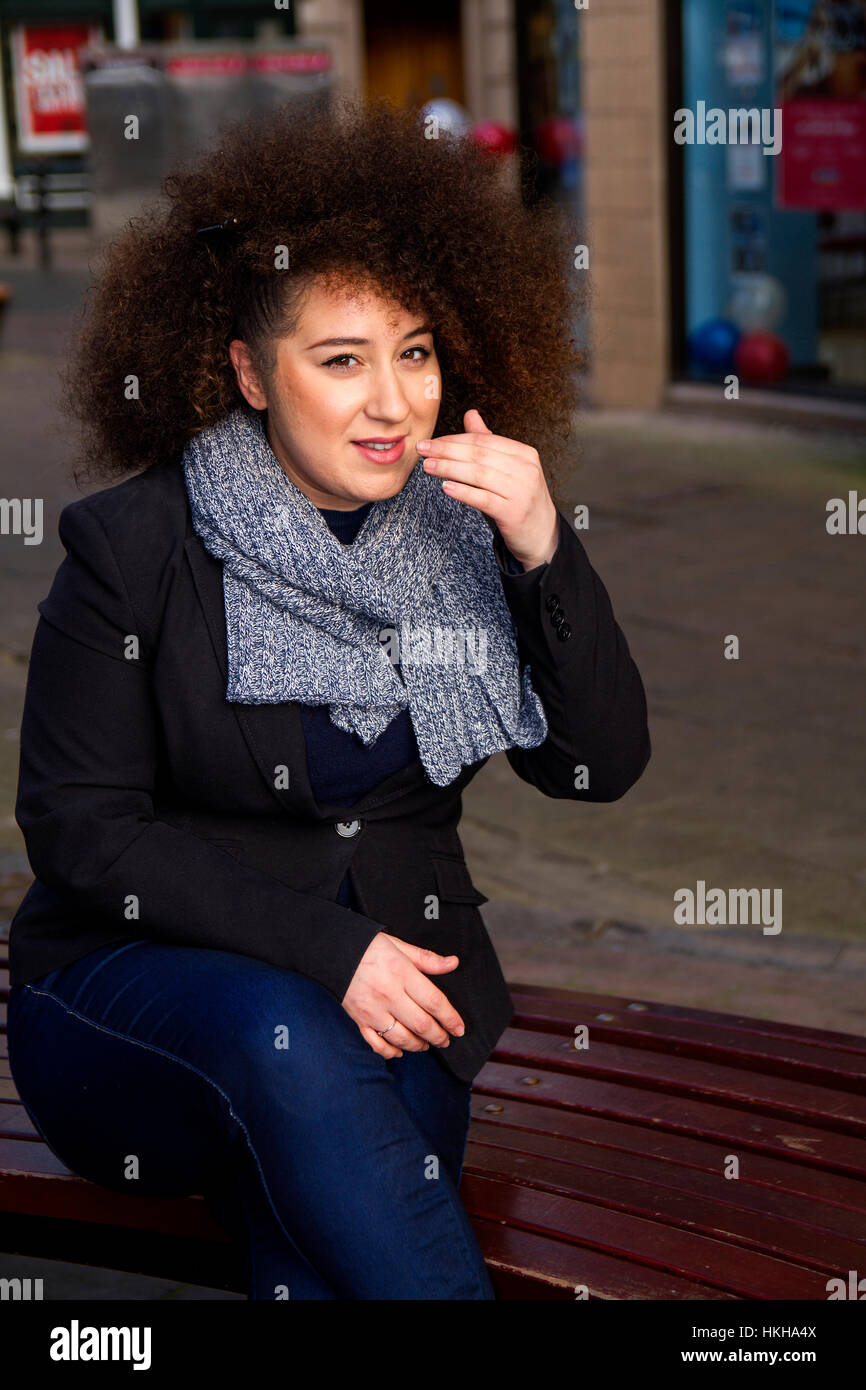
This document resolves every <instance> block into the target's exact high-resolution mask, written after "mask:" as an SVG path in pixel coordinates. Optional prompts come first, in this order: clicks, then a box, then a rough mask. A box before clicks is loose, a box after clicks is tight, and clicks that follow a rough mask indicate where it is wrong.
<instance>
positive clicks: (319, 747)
mask: <svg viewBox="0 0 866 1390" xmlns="http://www.w3.org/2000/svg"><path fill="white" fill-rule="evenodd" d="M376 505H377V504H376V503H375V502H364V503H362V505H361V506H360V507H355V508H354V509H353V510H352V511H345V512H344V511H338V510H336V509H332V508H328V507H320V508H319V511H320V513H321V515H322V516H323V517H324V519H325V521H326V522H327V524H328V526H329V527H330V529H331V531H332V532H333V533H334V535H335V536H336V537H337V539H338V540H339V541H342V543H343V544H344V545H351V543H352V541H353V540H354V539H355V536H356V535H357V533H358V531H359V530H360V527H361V524H362V522H363V520H364V518H365V516H366V515H367V513H368V512H369V510H370V508H371V507H374V506H376ZM506 558H507V561H508V568H509V570H510V571H511V573H512V574H521V573H522V572H523V569H522V566H521V565H519V564H518V563H517V561H516V560H515V559H514V557H513V556H512V555H511V554H510V553H509V552H508V551H507V550H506ZM301 723H302V725H303V730H304V740H305V742H306V748H307V768H308V771H309V775H310V785H311V787H312V791H313V796H314V797H315V798H316V800H317V801H319V802H328V803H329V804H334V805H337V806H346V807H350V806H354V804H355V802H356V801H358V800H359V799H360V798H361V797H362V796H363V795H364V794H365V793H366V792H368V791H369V790H370V789H371V788H372V787H375V786H377V785H378V784H379V783H380V782H384V781H385V779H386V777H393V775H394V773H395V772H399V770H400V768H402V767H405V766H406V764H407V763H410V762H412V761H413V760H414V759H415V758H417V757H418V745H417V743H416V741H415V731H414V729H413V728H412V720H411V718H410V715H409V711H408V709H404V710H401V711H400V713H399V714H398V715H397V717H396V718H395V719H392V720H391V723H390V724H389V725H388V727H387V729H386V730H385V732H384V733H383V734H380V736H379V737H378V738H377V739H376V742H375V743H373V744H371V745H370V747H369V748H367V747H365V746H364V744H363V743H362V742H361V740H360V739H359V738H358V736H357V734H350V733H346V732H345V731H344V730H343V729H338V728H337V726H336V724H333V723H332V722H331V714H330V709H329V707H328V706H327V705H303V704H302V705H301ZM337 902H338V903H342V905H343V906H344V907H350V908H354V909H355V911H358V904H357V902H356V900H355V895H354V893H353V892H352V885H351V883H350V882H349V875H348V873H347V874H346V875H345V876H344V878H343V881H342V883H341V884H340V888H339V892H338V894H337Z"/></svg>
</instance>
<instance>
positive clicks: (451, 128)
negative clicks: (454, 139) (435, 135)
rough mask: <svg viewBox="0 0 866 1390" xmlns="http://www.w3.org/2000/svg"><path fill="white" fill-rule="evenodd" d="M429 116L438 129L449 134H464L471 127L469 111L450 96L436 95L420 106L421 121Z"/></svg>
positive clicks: (426, 119) (427, 119)
mask: <svg viewBox="0 0 866 1390" xmlns="http://www.w3.org/2000/svg"><path fill="white" fill-rule="evenodd" d="M431 116H432V117H433V118H434V119H435V120H436V122H437V124H438V126H439V129H440V130H447V131H448V132H449V133H450V134H451V135H466V134H467V132H468V131H470V130H471V128H472V121H471V119H470V116H469V112H468V111H465V110H464V109H463V107H462V106H461V105H460V103H459V102H457V101H452V100H451V98H450V97H436V99H435V101H428V102H427V103H426V104H425V105H424V106H422V107H421V118H422V120H423V121H425V122H426V121H429V119H430V118H431Z"/></svg>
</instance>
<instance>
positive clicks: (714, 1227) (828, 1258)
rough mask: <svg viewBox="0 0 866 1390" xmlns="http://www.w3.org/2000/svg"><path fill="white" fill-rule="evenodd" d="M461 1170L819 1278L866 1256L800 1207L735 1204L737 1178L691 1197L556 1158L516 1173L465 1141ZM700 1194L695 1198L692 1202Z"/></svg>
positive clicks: (507, 1160)
mask: <svg viewBox="0 0 866 1390" xmlns="http://www.w3.org/2000/svg"><path fill="white" fill-rule="evenodd" d="M466 1151H467V1159H466V1172H467V1173H470V1174H472V1175H473V1176H475V1177H485V1178H497V1179H500V1180H502V1181H504V1182H506V1183H507V1184H508V1185H509V1186H510V1187H511V1188H512V1189H513V1190H517V1187H518V1185H519V1186H520V1187H529V1188H532V1189H533V1190H537V1191H543V1192H553V1193H557V1194H558V1195H560V1196H563V1197H570V1198H575V1199H578V1200H580V1201H581V1202H593V1203H595V1204H596V1205H598V1206H600V1207H605V1208H609V1209H610V1210H612V1211H613V1210H616V1211H620V1212H624V1213H626V1214H629V1215H632V1216H642V1217H646V1218H647V1219H648V1220H653V1221H660V1222H663V1223H664V1225H665V1227H666V1228H668V1229H669V1230H673V1229H678V1230H684V1231H694V1232H698V1233H701V1234H703V1235H707V1236H712V1237H713V1238H714V1239H717V1240H724V1241H726V1242H728V1243H729V1244H731V1245H739V1246H742V1247H744V1248H745V1249H747V1250H749V1251H755V1250H757V1251H761V1252H762V1253H763V1254H765V1255H772V1256H773V1257H774V1258H776V1259H781V1260H790V1261H792V1262H794V1263H798V1264H803V1265H806V1266H809V1267H811V1268H813V1269H816V1270H823V1271H824V1273H825V1274H826V1275H830V1274H837V1273H838V1271H839V1270H840V1269H845V1270H847V1269H856V1268H858V1267H859V1266H860V1265H861V1264H863V1262H864V1259H866V1242H864V1241H857V1240H855V1239H852V1238H850V1237H849V1236H845V1235H839V1234H837V1233H835V1232H829V1231H826V1230H825V1231H819V1230H818V1228H816V1227H815V1226H812V1225H806V1224H804V1217H805V1215H806V1213H805V1212H800V1213H799V1214H798V1216H797V1218H796V1219H788V1218H786V1217H780V1216H778V1215H776V1214H775V1213H767V1212H764V1211H761V1210H755V1209H754V1208H753V1209H751V1210H749V1209H744V1208H743V1207H739V1206H738V1205H736V1191H735V1192H734V1195H733V1196H732V1198H731V1201H727V1200H726V1198H727V1192H728V1190H729V1189H734V1190H736V1189H738V1188H739V1185H740V1184H739V1181H726V1180H725V1178H724V1177H722V1176H721V1174H720V1175H719V1178H718V1179H717V1181H716V1190H715V1192H712V1191H711V1192H702V1193H700V1194H695V1193H693V1192H690V1191H689V1190H688V1189H687V1188H686V1189H676V1188H674V1187H673V1186H663V1185H662V1184H661V1183H659V1182H658V1181H656V1180H655V1179H654V1178H653V1177H651V1176H649V1175H647V1176H644V1177H638V1176H634V1175H623V1174H622V1173H619V1172H612V1173H611V1172H604V1171H603V1170H601V1169H600V1168H598V1167H595V1168H579V1167H576V1166H575V1165H574V1164H572V1163H567V1162H563V1161H562V1160H561V1159H559V1158H550V1157H537V1156H536V1157H533V1158H532V1160H531V1163H529V1162H526V1161H524V1163H523V1164H522V1165H518V1171H517V1172H515V1164H514V1155H513V1154H510V1153H508V1152H507V1151H503V1150H502V1149H496V1148H491V1147H489V1146H487V1145H484V1144H479V1143H476V1142H470V1143H468V1144H467V1146H466ZM696 1195H699V1200H696V1199H695V1198H696Z"/></svg>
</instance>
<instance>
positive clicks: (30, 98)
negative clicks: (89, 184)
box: [12, 24, 100, 154]
mask: <svg viewBox="0 0 866 1390" xmlns="http://www.w3.org/2000/svg"><path fill="white" fill-rule="evenodd" d="M99 34H100V30H99V29H98V28H95V27H94V26H92V25H90V24H50V25H41V24H40V25H30V24H27V25H20V26H19V27H18V28H16V29H14V30H13V32H12V53H13V61H14V74H15V109H16V114H17V120H18V147H19V149H20V150H21V151H22V153H30V154H35V153H37V152H47V153H55V152H56V153H62V152H66V151H70V150H85V149H87V144H88V137H87V109H86V104H85V99H84V84H83V82H82V78H81V65H80V60H79V55H80V52H81V49H82V48H84V47H85V45H87V44H89V43H93V42H95V40H96V39H98V37H99Z"/></svg>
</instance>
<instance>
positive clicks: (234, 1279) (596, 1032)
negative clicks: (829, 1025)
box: [0, 948, 866, 1301]
mask: <svg viewBox="0 0 866 1390" xmlns="http://www.w3.org/2000/svg"><path fill="white" fill-rule="evenodd" d="M2 949H4V948H0V950H2ZM5 964H6V960H5V957H4V958H2V959H0V967H3V966H5ZM7 980H8V975H7V972H6V971H5V970H3V972H2V975H0V992H2V995H3V997H4V999H5V996H6V994H7V992H8V990H7ZM510 988H511V991H512V994H513V997H514V1002H515V1007H516V1010H517V1012H516V1014H515V1016H514V1019H513V1020H512V1024H511V1027H510V1028H509V1029H508V1030H507V1031H506V1033H505V1034H504V1035H503V1037H502V1039H501V1041H500V1045H499V1047H498V1048H497V1050H496V1052H495V1053H494V1054H493V1057H492V1058H491V1059H490V1061H489V1062H488V1063H487V1065H486V1066H485V1067H484V1068H483V1070H482V1071H481V1072H480V1073H479V1075H478V1077H477V1078H476V1081H475V1085H474V1088H473V1092H474V1094H473V1101H472V1124H471V1128H470V1133H469V1142H468V1145H467V1150H466V1160H465V1166H464V1174H463V1181H462V1185H461V1194H462V1197H463V1200H464V1202H465V1204H466V1207H467V1210H468V1211H469V1213H470V1215H471V1217H472V1220H473V1223H474V1226H475V1229H476V1231H477V1233H478V1238H479V1241H480V1243H481V1248H482V1250H483V1251H484V1255H485V1258H486V1260H487V1263H488V1267H489V1270H490V1274H491V1278H492V1280H493V1283H494V1286H495V1288H496V1292H497V1295H498V1297H499V1298H502V1299H568V1300H573V1299H574V1298H575V1297H576V1296H577V1292H576V1291H577V1290H578V1289H581V1288H585V1289H586V1290H587V1291H588V1295H589V1297H591V1298H603V1299H662V1300H672V1299H766V1300H775V1299H804V1300H821V1301H824V1300H826V1299H827V1296H828V1293H827V1281H828V1279H831V1278H841V1279H843V1280H845V1281H846V1284H847V1282H848V1272H849V1270H855V1271H857V1272H858V1278H862V1277H864V1276H866V1037H859V1036H854V1035H851V1034H846V1033H832V1032H824V1031H819V1030H817V1029H812V1028H800V1027H797V1026H795V1025H792V1024H781V1023H772V1022H768V1021H761V1020H758V1019H751V1018H741V1017H739V1016H736V1015H732V1014H720V1013H708V1012H704V1011H699V1010H695V1009H687V1008H676V1007H673V1006H671V1005H667V1004H655V1003H650V1002H647V1001H643V1000H629V999H617V998H613V997H610V996H601V995H593V994H579V993H574V992H572V991H568V990H559V989H548V988H546V987H540V986H533V985H520V984H512V985H511V986H510ZM2 1007H3V1013H4V1017H3V1029H4V1033H5V1003H4V1004H3V1006H2ZM582 1024H585V1025H587V1027H588V1030H589V1039H590V1045H589V1048H588V1049H586V1050H576V1049H575V1046H574V1041H575V1029H576V1028H577V1027H578V1026H579V1025H582ZM0 1042H2V1058H0V1250H3V1251H5V1252H9V1253H11V1252H15V1253H21V1254H27V1255H37V1256H41V1257H45V1258H50V1259H56V1260H66V1261H72V1262H74V1263H78V1264H90V1265H98V1266H101V1267H105V1268H109V1269H118V1270H126V1271H132V1272H136V1273H143V1274H153V1275H158V1276H161V1277H164V1278H171V1279H175V1280H178V1281H180V1282H188V1283H195V1284H201V1285H206V1286H208V1287H212V1288H223V1289H229V1290H234V1291H237V1292H243V1278H242V1270H241V1267H240V1263H239V1257H238V1253H237V1251H236V1249H235V1247H234V1246H233V1245H232V1243H231V1241H230V1240H229V1238H228V1236H227V1235H226V1234H225V1232H224V1231H223V1230H222V1228H221V1227H220V1226H218V1225H217V1224H216V1222H215V1221H214V1220H213V1219H212V1217H211V1215H210V1213H209V1211H208V1209H207V1207H206V1204H205V1202H204V1199H203V1198H202V1197H187V1198H183V1199H178V1200H162V1199H156V1198H143V1197H131V1196H125V1195H124V1194H120V1193H115V1192H112V1191H110V1190H108V1189H106V1188H102V1187H98V1186H96V1185H95V1184H93V1183H90V1182H87V1181H85V1180H84V1179H82V1178H79V1177H77V1176H75V1175H73V1174H72V1173H70V1172H69V1171H68V1169H66V1168H64V1166H63V1165H62V1164H61V1163H60V1162H59V1161H58V1160H57V1159H56V1158H55V1156H54V1155H53V1154H52V1153H51V1151H50V1150H49V1149H48V1148H47V1146H46V1145H45V1144H44V1143H43V1142H42V1141H41V1140H40V1139H39V1136H38V1135H37V1134H36V1133H35V1131H34V1129H33V1126H32V1124H31V1122H30V1119H29V1117H28V1115H27V1113H26V1111H25V1110H24V1107H23V1106H22V1105H21V1103H20V1101H19V1099H18V1097H17V1095H16V1093H15V1089H14V1086H13V1083H12V1079H11V1075H10V1072H9V1065H8V1060H7V1052H6V1046H5V1042H6V1040H5V1036H4V1037H3V1038H2V1039H0ZM731 1156H734V1157H735V1158H736V1159H738V1161H739V1177H737V1178H729V1177H726V1176H725V1172H726V1164H730V1161H731Z"/></svg>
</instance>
